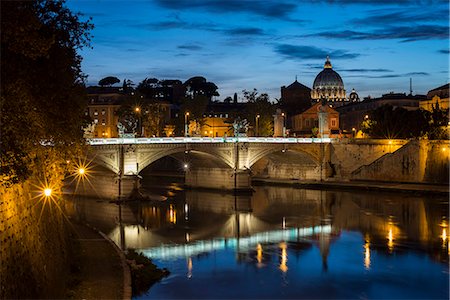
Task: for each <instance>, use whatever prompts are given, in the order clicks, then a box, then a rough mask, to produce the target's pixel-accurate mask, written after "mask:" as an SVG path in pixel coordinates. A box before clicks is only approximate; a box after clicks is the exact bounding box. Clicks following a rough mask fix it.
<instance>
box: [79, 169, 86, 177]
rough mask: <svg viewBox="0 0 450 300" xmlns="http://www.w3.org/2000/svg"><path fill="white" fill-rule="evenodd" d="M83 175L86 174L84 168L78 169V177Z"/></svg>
mask: <svg viewBox="0 0 450 300" xmlns="http://www.w3.org/2000/svg"><path fill="white" fill-rule="evenodd" d="M85 173H86V169H85V168H83V167H82V168H79V169H78V174H79V175H81V176H83V175H84V174H85Z"/></svg>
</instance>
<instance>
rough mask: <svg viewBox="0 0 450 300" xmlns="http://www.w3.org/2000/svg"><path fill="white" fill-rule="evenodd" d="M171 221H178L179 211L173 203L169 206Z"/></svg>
mask: <svg viewBox="0 0 450 300" xmlns="http://www.w3.org/2000/svg"><path fill="white" fill-rule="evenodd" d="M169 222H170V223H173V224H176V223H177V211H176V210H175V209H174V208H173V205H172V204H170V206H169Z"/></svg>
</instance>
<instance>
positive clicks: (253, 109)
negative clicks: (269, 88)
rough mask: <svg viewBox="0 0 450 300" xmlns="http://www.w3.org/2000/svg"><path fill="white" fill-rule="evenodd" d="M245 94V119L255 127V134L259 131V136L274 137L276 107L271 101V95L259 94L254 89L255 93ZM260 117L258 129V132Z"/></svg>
mask: <svg viewBox="0 0 450 300" xmlns="http://www.w3.org/2000/svg"><path fill="white" fill-rule="evenodd" d="M243 93H244V99H245V100H246V102H247V106H246V111H245V118H246V119H247V120H248V122H249V123H250V125H251V126H252V127H253V131H254V133H256V131H257V132H258V135H259V136H272V135H273V115H274V113H275V107H274V105H273V104H272V103H271V102H270V101H269V95H267V94H266V93H263V94H258V91H257V90H256V89H253V91H247V90H244V91H243ZM258 115H259V117H258V129H257V130H256V118H257V116H258Z"/></svg>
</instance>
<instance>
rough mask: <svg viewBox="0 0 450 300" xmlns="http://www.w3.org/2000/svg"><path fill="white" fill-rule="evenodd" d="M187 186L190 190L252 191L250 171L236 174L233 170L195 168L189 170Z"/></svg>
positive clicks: (186, 177) (240, 171) (186, 179)
mask: <svg viewBox="0 0 450 300" xmlns="http://www.w3.org/2000/svg"><path fill="white" fill-rule="evenodd" d="M185 184H186V186H187V187H190V188H206V189H220V190H228V191H239V192H250V191H252V187H251V177H250V171H249V170H237V171H236V172H235V171H234V170H233V169H231V168H226V169H225V168H195V169H191V170H188V171H187V172H186V175H185Z"/></svg>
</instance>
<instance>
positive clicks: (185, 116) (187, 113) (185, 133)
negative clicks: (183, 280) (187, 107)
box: [184, 111, 189, 137]
mask: <svg viewBox="0 0 450 300" xmlns="http://www.w3.org/2000/svg"><path fill="white" fill-rule="evenodd" d="M188 117H189V112H188V111H187V112H185V113H184V136H185V137H187V136H188V131H189V128H188Z"/></svg>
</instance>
